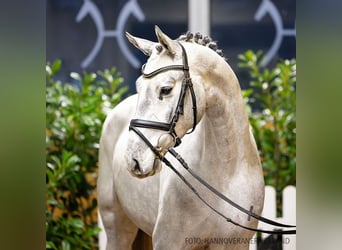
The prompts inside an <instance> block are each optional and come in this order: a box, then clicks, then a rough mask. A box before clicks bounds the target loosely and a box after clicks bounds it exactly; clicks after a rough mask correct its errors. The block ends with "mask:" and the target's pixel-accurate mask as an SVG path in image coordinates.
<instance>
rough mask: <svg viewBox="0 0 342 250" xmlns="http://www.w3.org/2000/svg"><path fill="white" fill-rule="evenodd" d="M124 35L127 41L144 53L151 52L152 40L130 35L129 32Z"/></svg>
mask: <svg viewBox="0 0 342 250" xmlns="http://www.w3.org/2000/svg"><path fill="white" fill-rule="evenodd" d="M125 34H126V37H127V39H128V41H129V42H130V43H131V44H133V45H134V46H135V47H136V48H137V49H139V50H141V52H143V53H144V54H145V55H147V56H150V55H151V54H152V50H153V46H154V44H155V43H154V42H151V41H149V40H146V39H142V38H138V37H134V36H132V35H131V34H130V33H128V32H126V33H125Z"/></svg>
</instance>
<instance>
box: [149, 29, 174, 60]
mask: <svg viewBox="0 0 342 250" xmlns="http://www.w3.org/2000/svg"><path fill="white" fill-rule="evenodd" d="M154 29H155V32H156V36H157V38H158V41H159V43H160V44H161V45H162V46H163V47H164V48H165V49H166V50H167V51H168V52H169V54H171V55H175V54H176V46H177V45H176V42H175V41H173V40H172V39H171V38H170V37H168V36H167V35H165V34H164V33H163V32H162V31H161V29H160V28H159V27H158V26H157V25H156V26H154Z"/></svg>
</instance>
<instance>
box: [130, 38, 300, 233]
mask: <svg viewBox="0 0 342 250" xmlns="http://www.w3.org/2000/svg"><path fill="white" fill-rule="evenodd" d="M179 45H180V46H181V48H182V52H183V65H170V66H165V67H161V68H159V69H156V70H155V71H152V72H151V73H145V72H144V71H145V64H144V65H143V66H142V76H143V77H145V78H152V77H154V76H156V75H158V74H160V73H163V72H166V71H169V70H183V72H184V79H183V82H182V87H181V91H180V94H179V99H178V103H177V106H176V109H175V113H174V115H173V117H172V119H171V121H170V122H169V123H164V122H156V121H149V120H142V119H132V120H131V122H130V125H129V130H133V131H134V132H135V133H136V134H137V135H138V136H139V137H140V138H141V139H142V140H143V141H144V142H145V143H146V145H147V146H148V147H149V148H150V149H151V150H152V151H153V153H154V154H155V155H156V157H158V158H159V159H160V160H162V161H163V162H164V163H165V164H166V165H167V166H168V167H169V168H170V169H171V170H172V171H173V172H174V173H175V174H176V175H177V176H178V177H179V178H180V179H181V180H182V181H183V182H184V184H185V185H186V186H188V187H189V188H190V189H191V191H192V192H193V193H194V194H195V195H196V196H197V197H198V198H199V199H200V200H201V201H202V203H203V204H204V205H206V206H207V207H209V208H210V209H211V210H212V211H213V212H214V213H216V214H217V215H219V216H221V217H222V218H224V219H225V220H226V221H227V222H229V223H232V224H234V225H236V226H238V227H241V228H244V229H247V230H250V231H254V232H260V233H268V234H296V230H284V231H282V230H276V231H270V230H262V229H257V228H251V227H247V226H244V225H241V224H239V223H237V222H235V221H234V220H232V219H231V218H229V217H226V216H225V215H224V214H223V213H221V212H220V211H218V210H217V209H216V208H214V207H213V206H212V205H210V204H209V203H208V202H207V201H206V200H205V199H204V198H203V197H202V196H201V195H200V194H199V192H198V191H197V190H196V189H195V188H194V187H193V186H192V185H191V184H190V182H189V181H188V180H187V179H185V178H184V176H183V175H182V174H181V173H180V172H179V171H178V170H177V169H175V168H174V166H173V165H172V164H171V163H170V161H168V160H167V159H166V158H165V157H164V153H162V152H161V150H160V149H159V148H158V147H155V146H153V145H152V143H151V142H150V141H149V140H148V139H147V138H146V137H145V135H144V134H143V133H142V132H141V131H140V130H139V129H138V128H148V129H157V130H162V131H167V132H168V133H169V134H170V135H171V136H173V138H174V139H175V147H176V146H178V145H179V144H180V143H181V139H180V138H179V137H178V136H177V134H176V131H175V127H176V124H177V122H178V119H179V116H180V115H183V114H184V99H185V94H186V91H187V90H188V89H189V90H190V94H191V99H192V110H193V126H192V130H191V131H190V132H189V133H192V132H193V131H194V130H195V128H196V124H197V106H196V96H195V92H194V89H193V85H192V81H191V78H190V72H189V65H188V57H187V54H186V51H185V49H184V47H183V45H182V44H180V43H179ZM189 133H188V134H189ZM168 152H170V154H171V155H172V156H174V157H175V158H176V159H177V160H178V162H179V163H180V164H181V165H182V166H183V168H184V169H185V170H186V171H188V172H189V173H190V174H191V176H192V177H194V178H195V179H196V180H197V181H198V182H199V183H201V184H202V185H204V186H205V187H206V188H207V189H208V190H209V191H211V192H212V193H213V194H215V195H216V196H218V197H219V198H220V199H222V200H223V201H225V202H226V203H228V204H230V205H231V206H233V207H235V208H236V209H238V210H240V211H241V212H243V213H245V214H246V215H248V220H250V218H251V217H253V218H255V219H257V220H259V221H262V222H264V223H266V224H269V225H273V226H277V227H285V228H292V227H295V226H293V225H287V224H283V223H279V222H276V221H272V220H270V219H267V218H265V217H262V216H260V215H257V214H255V213H253V211H252V209H253V206H251V209H250V210H247V209H245V208H243V207H241V206H240V205H239V204H237V203H235V202H234V201H232V200H231V199H229V198H228V197H227V196H225V195H223V194H222V193H220V192H219V191H218V190H217V189H215V188H214V187H213V186H211V185H210V184H208V183H207V182H206V181H205V180H204V179H202V178H201V177H200V176H199V175H197V174H196V173H195V172H194V171H193V170H192V169H191V168H190V167H189V166H188V164H187V163H186V162H185V161H184V159H183V158H182V157H181V156H180V155H179V154H178V153H177V152H176V151H175V150H174V149H173V148H170V149H168Z"/></svg>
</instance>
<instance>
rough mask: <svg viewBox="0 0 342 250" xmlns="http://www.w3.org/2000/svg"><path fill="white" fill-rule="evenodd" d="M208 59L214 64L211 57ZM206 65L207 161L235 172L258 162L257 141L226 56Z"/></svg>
mask: <svg viewBox="0 0 342 250" xmlns="http://www.w3.org/2000/svg"><path fill="white" fill-rule="evenodd" d="M206 62H208V63H210V59H208V60H206ZM208 66H209V67H208ZM206 68H208V69H210V70H209V71H208V72H206V73H205V74H204V75H203V76H204V77H206V78H207V80H206V83H205V91H206V105H207V108H206V111H205V115H204V117H203V118H204V122H203V126H204V130H205V150H204V151H205V155H207V160H206V161H209V164H210V162H212V164H213V165H214V166H215V167H216V168H220V167H221V168H224V169H225V170H227V169H228V171H229V172H231V173H233V172H235V171H236V170H237V169H238V168H239V169H241V168H243V167H249V166H251V165H255V164H258V162H259V159H258V156H257V150H256V147H255V142H254V139H253V138H252V137H251V134H250V128H249V121H248V116H247V112H246V109H245V104H244V101H243V98H242V95H241V89H240V85H239V83H238V80H237V78H236V76H235V74H234V72H233V71H232V69H231V68H230V66H229V65H228V64H227V63H226V62H225V61H224V60H223V59H222V58H218V59H217V60H214V61H212V62H211V65H207V66H206Z"/></svg>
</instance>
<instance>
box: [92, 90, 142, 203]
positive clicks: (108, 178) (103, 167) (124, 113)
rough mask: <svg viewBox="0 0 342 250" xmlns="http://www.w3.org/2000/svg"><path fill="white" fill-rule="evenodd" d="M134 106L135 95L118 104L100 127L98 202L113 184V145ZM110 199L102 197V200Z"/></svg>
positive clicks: (126, 123) (131, 113) (129, 117)
mask: <svg viewBox="0 0 342 250" xmlns="http://www.w3.org/2000/svg"><path fill="white" fill-rule="evenodd" d="M135 105H136V95H134V96H131V97H128V98H126V99H125V100H123V101H122V102H121V103H119V104H118V105H117V106H116V107H115V108H114V109H112V110H111V111H110V112H109V114H108V115H107V118H106V120H105V122H104V123H103V126H102V133H101V138H100V149H99V177H98V181H97V183H98V184H97V185H98V193H99V200H100V199H101V197H100V196H101V194H102V193H103V194H106V193H108V192H109V191H110V190H108V188H109V187H111V183H112V182H113V175H112V161H113V155H114V150H115V145H116V143H117V141H118V138H119V136H120V134H121V133H122V131H123V130H124V129H128V123H129V121H130V119H131V116H132V115H133V113H134V109H135ZM105 197H110V196H108V195H104V196H103V198H105Z"/></svg>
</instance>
